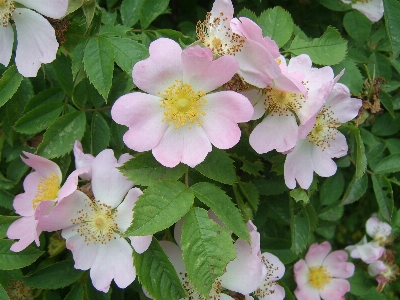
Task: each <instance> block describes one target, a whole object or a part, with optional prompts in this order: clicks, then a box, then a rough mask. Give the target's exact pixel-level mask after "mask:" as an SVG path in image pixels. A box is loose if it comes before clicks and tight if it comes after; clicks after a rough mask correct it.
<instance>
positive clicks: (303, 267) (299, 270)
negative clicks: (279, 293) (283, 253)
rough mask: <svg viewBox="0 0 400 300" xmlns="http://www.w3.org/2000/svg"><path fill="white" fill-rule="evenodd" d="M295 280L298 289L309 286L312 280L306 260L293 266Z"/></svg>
mask: <svg viewBox="0 0 400 300" xmlns="http://www.w3.org/2000/svg"><path fill="white" fill-rule="evenodd" d="M293 272H294V280H295V281H296V283H297V287H298V288H303V286H308V282H309V280H310V278H309V273H310V270H309V268H308V265H307V263H306V261H305V260H304V259H301V260H299V261H298V262H297V263H295V264H294V266H293Z"/></svg>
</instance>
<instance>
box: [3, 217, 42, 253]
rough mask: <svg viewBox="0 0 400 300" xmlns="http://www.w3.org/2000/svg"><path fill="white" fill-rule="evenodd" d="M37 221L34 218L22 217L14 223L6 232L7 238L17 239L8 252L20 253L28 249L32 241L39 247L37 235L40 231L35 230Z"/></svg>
mask: <svg viewBox="0 0 400 300" xmlns="http://www.w3.org/2000/svg"><path fill="white" fill-rule="evenodd" d="M37 223H38V222H37V220H35V217H34V216H32V217H22V218H20V219H18V220H16V221H14V222H13V223H12V224H11V225H10V227H8V230H7V237H8V238H9V239H10V240H16V239H19V241H17V242H16V243H14V244H13V245H12V246H11V248H10V250H11V251H14V252H20V251H22V250H24V249H25V248H26V247H28V246H29V245H30V244H31V243H32V242H33V241H35V242H36V245H37V246H39V245H40V243H39V235H40V233H41V231H40V230H38V229H37Z"/></svg>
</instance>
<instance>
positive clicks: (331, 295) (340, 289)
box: [320, 278, 350, 300]
mask: <svg viewBox="0 0 400 300" xmlns="http://www.w3.org/2000/svg"><path fill="white" fill-rule="evenodd" d="M347 292H350V283H349V282H348V281H347V280H345V279H336V278H333V279H331V281H330V282H329V283H328V284H327V285H326V286H325V287H324V288H323V289H322V290H320V295H321V298H322V299H324V300H338V299H339V298H340V297H342V296H343V295H344V294H346V293H347Z"/></svg>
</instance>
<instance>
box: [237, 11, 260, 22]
mask: <svg viewBox="0 0 400 300" xmlns="http://www.w3.org/2000/svg"><path fill="white" fill-rule="evenodd" d="M240 17H245V18H248V19H250V20H252V21H254V22H256V23H258V17H257V15H256V14H255V13H254V12H253V11H251V10H250V9H248V8H243V9H242V10H241V11H239V13H238V14H237V15H236V18H240Z"/></svg>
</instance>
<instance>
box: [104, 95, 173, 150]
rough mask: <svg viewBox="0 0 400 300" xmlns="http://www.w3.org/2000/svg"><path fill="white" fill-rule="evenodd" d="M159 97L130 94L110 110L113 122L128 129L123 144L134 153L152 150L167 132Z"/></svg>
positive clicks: (120, 99) (166, 123)
mask: <svg viewBox="0 0 400 300" xmlns="http://www.w3.org/2000/svg"><path fill="white" fill-rule="evenodd" d="M160 100H161V98H160V97H156V96H151V95H147V94H143V93H131V94H127V95H124V96H122V97H120V98H119V99H118V100H117V101H116V102H115V104H114V105H113V107H112V109H111V116H112V118H113V120H114V121H115V122H116V123H118V124H122V125H125V126H128V127H129V130H128V131H127V132H126V133H125V134H124V137H123V139H124V143H125V144H126V145H127V146H128V147H129V148H131V149H133V150H135V151H147V150H150V149H153V148H154V147H155V146H157V144H158V143H159V142H160V140H161V138H162V136H163V135H164V133H165V131H166V130H167V127H168V126H169V125H168V122H163V121H162V120H163V118H164V109H163V108H161V107H160Z"/></svg>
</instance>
